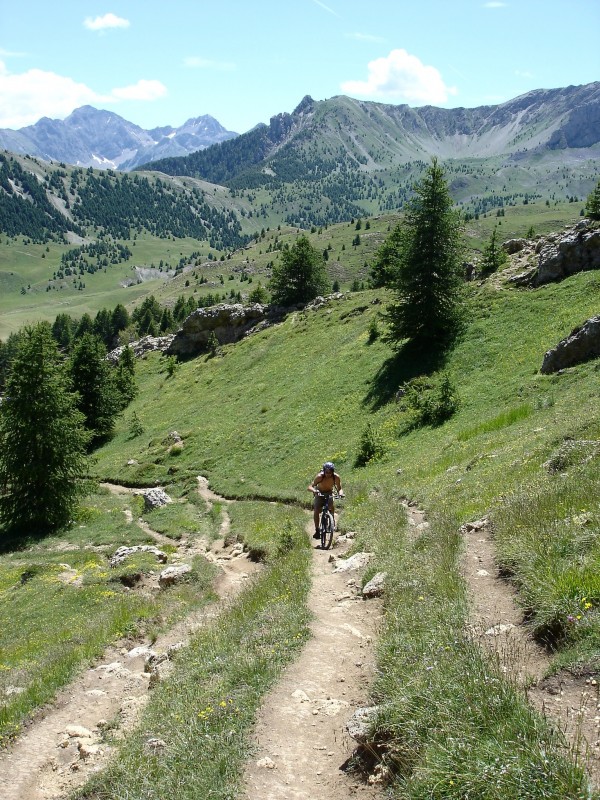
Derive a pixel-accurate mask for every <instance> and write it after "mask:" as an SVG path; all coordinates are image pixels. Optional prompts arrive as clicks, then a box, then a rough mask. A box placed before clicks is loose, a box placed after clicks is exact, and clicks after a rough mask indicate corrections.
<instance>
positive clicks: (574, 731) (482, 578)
mask: <svg viewBox="0 0 600 800" xmlns="http://www.w3.org/2000/svg"><path fill="white" fill-rule="evenodd" d="M462 530H463V532H464V535H465V555H464V562H463V563H464V567H463V573H464V577H465V580H466V582H467V585H468V587H469V592H470V597H471V608H472V615H471V632H472V634H473V635H474V637H475V638H476V639H477V640H478V641H479V642H480V644H481V646H482V647H483V648H484V649H486V650H488V651H489V652H492V653H493V654H494V655H495V656H496V657H497V658H498V660H499V664H500V668H501V670H502V671H503V672H504V673H505V674H506V675H507V677H509V678H510V679H512V680H513V681H515V682H516V683H517V685H519V686H521V687H523V691H526V693H527V698H528V700H529V702H530V703H531V704H532V705H533V706H534V707H535V708H536V709H537V710H538V711H540V712H541V713H543V714H544V715H545V716H546V717H547V718H548V719H549V720H550V721H551V722H552V723H553V724H554V725H557V726H558V727H559V728H560V729H562V730H563V731H564V732H565V735H566V738H567V741H568V742H569V743H570V745H571V747H572V748H573V752H575V751H577V750H579V751H580V753H581V756H582V759H583V762H584V764H585V766H586V769H587V771H588V773H589V775H590V779H591V781H592V784H593V786H594V788H595V789H596V790H598V788H600V698H599V688H600V687H599V686H598V684H597V682H596V680H595V679H594V678H593V677H590V676H587V677H586V676H585V675H582V676H575V675H573V674H571V673H570V672H566V671H564V670H563V671H562V672H560V673H559V674H557V675H555V676H553V677H550V678H544V675H545V673H546V672H547V671H548V669H549V667H550V665H551V661H552V659H551V654H550V653H549V652H548V651H547V650H546V649H545V648H544V647H542V646H540V645H539V644H538V643H537V642H536V641H535V640H534V639H533V637H532V636H531V633H530V632H529V630H528V628H527V627H526V625H525V624H524V619H523V610H522V609H521V608H520V607H519V605H518V602H517V594H516V591H515V590H514V588H513V587H512V586H511V585H510V583H508V581H506V580H505V579H504V578H502V577H501V576H500V574H499V570H498V565H497V563H496V560H495V548H494V543H493V540H492V534H491V529H490V525H489V521H488V520H487V519H486V518H484V519H482V520H477V521H476V522H474V523H471V524H468V525H464V526H463V528H462Z"/></svg>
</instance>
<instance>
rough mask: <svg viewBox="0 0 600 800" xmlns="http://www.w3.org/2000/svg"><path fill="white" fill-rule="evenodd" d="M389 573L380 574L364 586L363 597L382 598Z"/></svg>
mask: <svg viewBox="0 0 600 800" xmlns="http://www.w3.org/2000/svg"><path fill="white" fill-rule="evenodd" d="M386 578H387V572H378V573H377V574H376V575H374V576H373V577H372V578H371V580H370V581H369V582H368V583H366V584H365V585H364V586H363V590H362V595H363V597H364V598H365V599H366V598H368V597H381V595H382V594H383V592H384V590H385V579H386Z"/></svg>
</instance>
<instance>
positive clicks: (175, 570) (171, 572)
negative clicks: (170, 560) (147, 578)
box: [158, 564, 192, 589]
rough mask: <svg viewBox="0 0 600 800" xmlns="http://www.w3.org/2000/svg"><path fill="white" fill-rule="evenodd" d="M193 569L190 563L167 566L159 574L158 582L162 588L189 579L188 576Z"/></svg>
mask: <svg viewBox="0 0 600 800" xmlns="http://www.w3.org/2000/svg"><path fill="white" fill-rule="evenodd" d="M191 571H192V568H191V567H190V565H189V564H178V565H177V566H173V567H167V568H166V569H163V571H162V572H161V573H160V575H159V576H158V584H159V586H160V588H161V589H166V588H167V586H173V585H174V584H176V583H181V582H182V581H184V580H186V579H187V576H188V575H189V573H190V572H191Z"/></svg>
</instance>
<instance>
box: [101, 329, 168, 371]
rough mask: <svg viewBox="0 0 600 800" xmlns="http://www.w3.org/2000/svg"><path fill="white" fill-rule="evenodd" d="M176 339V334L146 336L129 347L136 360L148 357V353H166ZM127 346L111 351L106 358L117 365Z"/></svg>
mask: <svg viewBox="0 0 600 800" xmlns="http://www.w3.org/2000/svg"><path fill="white" fill-rule="evenodd" d="M174 338H175V334H174V333H170V334H168V335H167V336H144V337H143V338H142V339H139V340H138V341H137V342H131V343H130V345H129V347H131V349H132V350H133V355H134V356H135V357H136V358H141V357H142V356H144V355H146V353H150V352H151V351H153V350H161V351H163V352H164V351H165V350H167V349H168V348H169V346H170V345H171V343H172V341H173V339H174ZM126 346H127V345H123V346H122V347H117V348H115V349H114V350H111V351H110V353H109V354H108V355H107V356H106V358H107V359H108V360H109V361H110V362H111V363H112V364H117V363H118V361H119V358H120V357H121V353H122V352H123V350H124V349H125V347H126Z"/></svg>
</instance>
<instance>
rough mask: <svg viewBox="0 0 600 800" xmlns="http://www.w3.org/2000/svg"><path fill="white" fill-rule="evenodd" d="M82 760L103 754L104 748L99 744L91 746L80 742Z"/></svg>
mask: <svg viewBox="0 0 600 800" xmlns="http://www.w3.org/2000/svg"><path fill="white" fill-rule="evenodd" d="M77 749H78V750H79V757H80V758H89V757H90V756H97V755H98V754H99V753H101V752H102V748H101V747H100V745H97V744H89V743H88V742H79V744H78V745H77Z"/></svg>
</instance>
